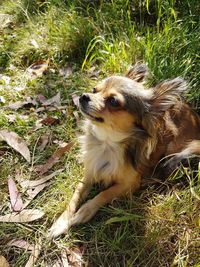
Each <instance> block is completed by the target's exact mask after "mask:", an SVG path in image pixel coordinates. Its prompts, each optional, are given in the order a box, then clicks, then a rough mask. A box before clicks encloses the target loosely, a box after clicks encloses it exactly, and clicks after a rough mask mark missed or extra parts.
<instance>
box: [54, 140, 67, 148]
mask: <svg viewBox="0 0 200 267" xmlns="http://www.w3.org/2000/svg"><path fill="white" fill-rule="evenodd" d="M53 143H54V144H57V145H59V147H64V146H66V145H67V143H66V142H63V141H61V140H54V141H53Z"/></svg>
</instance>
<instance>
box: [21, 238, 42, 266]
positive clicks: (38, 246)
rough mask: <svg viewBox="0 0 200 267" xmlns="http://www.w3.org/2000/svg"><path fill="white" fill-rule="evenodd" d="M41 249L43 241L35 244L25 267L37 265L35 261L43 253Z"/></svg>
mask: <svg viewBox="0 0 200 267" xmlns="http://www.w3.org/2000/svg"><path fill="white" fill-rule="evenodd" d="M41 249H42V245H41V241H40V242H39V243H36V244H35V245H34V248H33V250H32V252H31V255H30V257H29V259H28V261H27V263H26V265H25V267H34V266H35V263H36V261H37V259H38V257H39V255H40V253H41Z"/></svg>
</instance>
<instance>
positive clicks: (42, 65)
mask: <svg viewBox="0 0 200 267" xmlns="http://www.w3.org/2000/svg"><path fill="white" fill-rule="evenodd" d="M48 65H49V60H39V61H36V62H34V63H33V64H32V65H31V66H30V67H28V69H27V71H28V72H29V73H30V74H31V75H32V76H33V77H40V76H42V75H43V73H44V72H45V71H46V70H47V68H48Z"/></svg>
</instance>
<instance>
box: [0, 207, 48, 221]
mask: <svg viewBox="0 0 200 267" xmlns="http://www.w3.org/2000/svg"><path fill="white" fill-rule="evenodd" d="M43 216H44V212H43V211H42V210H39V209H24V210H22V211H20V212H12V213H10V214H6V215H4V216H0V222H9V223H11V222H15V223H24V222H32V221H35V220H38V219H40V218H42V217H43Z"/></svg>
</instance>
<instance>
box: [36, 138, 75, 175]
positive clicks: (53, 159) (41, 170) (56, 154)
mask: <svg viewBox="0 0 200 267" xmlns="http://www.w3.org/2000/svg"><path fill="white" fill-rule="evenodd" d="M73 145H74V143H73V142H70V143H69V144H67V145H66V146H64V147H61V148H59V149H58V150H56V152H54V154H53V155H52V156H51V157H50V158H49V159H48V160H47V162H46V163H45V164H43V165H38V166H35V170H36V171H37V172H38V173H39V175H43V174H44V173H46V172H47V171H48V170H49V169H51V168H52V167H53V165H54V164H55V163H56V162H58V160H59V159H60V158H61V157H62V156H63V154H64V153H65V152H67V151H69V150H70V149H71V147H72V146H73Z"/></svg>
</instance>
